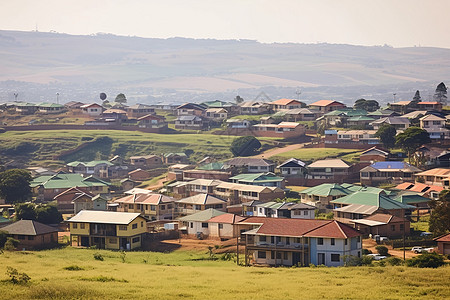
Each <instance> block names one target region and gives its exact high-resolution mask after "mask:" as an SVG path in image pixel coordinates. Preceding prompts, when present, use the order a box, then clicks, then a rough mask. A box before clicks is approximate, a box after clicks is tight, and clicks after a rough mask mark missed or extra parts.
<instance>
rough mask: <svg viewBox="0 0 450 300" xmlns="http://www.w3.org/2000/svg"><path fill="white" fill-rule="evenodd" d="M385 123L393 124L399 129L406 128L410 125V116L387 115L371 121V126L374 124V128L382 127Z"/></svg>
mask: <svg viewBox="0 0 450 300" xmlns="http://www.w3.org/2000/svg"><path fill="white" fill-rule="evenodd" d="M383 125H392V126H394V127H395V129H397V130H405V129H407V128H408V127H409V126H410V121H409V119H408V118H400V117H386V118H381V119H378V120H376V121H373V122H372V123H370V126H372V127H373V129H374V130H378V129H380V127H381V126H383Z"/></svg>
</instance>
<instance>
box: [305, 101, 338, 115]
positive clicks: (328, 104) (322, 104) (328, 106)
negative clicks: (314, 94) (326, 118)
mask: <svg viewBox="0 0 450 300" xmlns="http://www.w3.org/2000/svg"><path fill="white" fill-rule="evenodd" d="M308 107H309V108H310V109H314V110H318V111H320V112H321V113H322V114H325V113H327V112H330V111H333V110H337V109H342V108H345V107H346V106H345V104H343V103H341V102H338V101H334V100H319V101H316V102H314V103H311V104H310V105H308Z"/></svg>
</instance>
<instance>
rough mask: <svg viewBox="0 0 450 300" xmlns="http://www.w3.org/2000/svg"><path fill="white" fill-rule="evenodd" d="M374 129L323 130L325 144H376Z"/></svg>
mask: <svg viewBox="0 0 450 300" xmlns="http://www.w3.org/2000/svg"><path fill="white" fill-rule="evenodd" d="M376 132H377V131H376V130H339V131H338V130H325V137H324V143H325V144H346V145H348V144H353V145H377V144H380V143H381V142H380V139H379V138H378V137H376V136H375V134H376Z"/></svg>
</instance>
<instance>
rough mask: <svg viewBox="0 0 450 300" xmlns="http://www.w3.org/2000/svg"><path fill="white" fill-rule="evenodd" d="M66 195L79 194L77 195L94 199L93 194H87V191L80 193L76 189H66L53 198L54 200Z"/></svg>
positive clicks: (80, 191)
mask: <svg viewBox="0 0 450 300" xmlns="http://www.w3.org/2000/svg"><path fill="white" fill-rule="evenodd" d="M67 194H79V195H82V194H85V195H87V196H89V197H91V198H92V197H94V194H92V193H89V192H87V191H82V190H80V189H79V188H77V187H71V188H70V189H67V190H65V191H63V192H62V193H59V194H58V195H56V196H55V197H53V198H54V199H56V198H58V197H60V196H63V195H67Z"/></svg>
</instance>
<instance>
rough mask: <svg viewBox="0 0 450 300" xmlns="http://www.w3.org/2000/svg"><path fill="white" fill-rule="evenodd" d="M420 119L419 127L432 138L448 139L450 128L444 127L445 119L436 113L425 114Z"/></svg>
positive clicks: (449, 137)
mask: <svg viewBox="0 0 450 300" xmlns="http://www.w3.org/2000/svg"><path fill="white" fill-rule="evenodd" d="M419 120H420V128H422V129H424V130H426V131H427V132H428V133H429V134H430V139H432V140H443V139H450V130H448V129H447V128H445V125H446V119H445V118H442V117H439V116H436V115H426V116H424V117H422V118H420V119H419Z"/></svg>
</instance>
